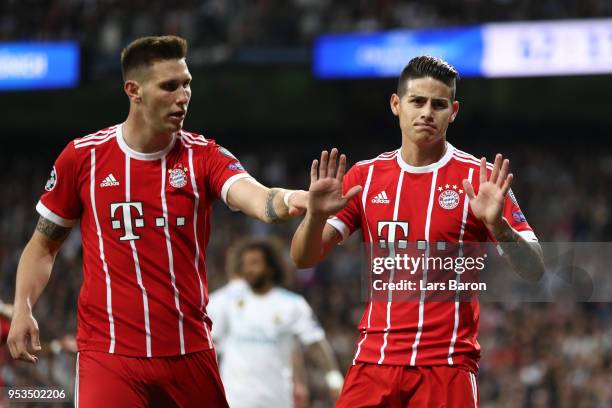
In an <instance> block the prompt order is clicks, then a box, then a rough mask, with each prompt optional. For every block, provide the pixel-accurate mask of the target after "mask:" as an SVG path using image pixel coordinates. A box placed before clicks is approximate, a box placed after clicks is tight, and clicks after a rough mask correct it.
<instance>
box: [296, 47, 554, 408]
mask: <svg viewBox="0 0 612 408" xmlns="http://www.w3.org/2000/svg"><path fill="white" fill-rule="evenodd" d="M457 78H458V72H457V71H456V70H455V68H454V67H452V66H451V65H450V64H448V63H447V62H445V61H443V60H441V59H439V58H435V57H429V56H421V57H416V58H414V59H412V60H411V61H410V62H409V63H408V65H407V66H406V67H405V68H404V70H403V71H402V73H401V75H400V78H399V81H398V87H397V92H396V93H394V94H393V95H392V96H391V99H390V108H391V111H392V113H393V114H394V115H395V116H397V117H398V119H399V125H400V130H401V135H402V144H401V147H400V148H399V149H397V150H394V151H391V152H387V153H382V154H380V155H379V156H377V157H375V158H373V159H370V160H364V161H361V162H358V163H356V164H355V165H354V166H353V167H352V168H351V169H350V170H349V171H348V172H347V173H346V174H344V167H345V159H344V158H343V157H342V156H341V157H340V160H339V165H338V166H337V167H338V168H337V170H336V162H337V160H338V159H337V152H336V151H335V150H332V152H331V154H329V155H328V153H327V152H323V153H322V154H321V160H320V162H318V163H313V166H312V169H311V185H310V196H309V199H308V209H307V212H306V216H305V218H304V221H303V222H302V223H301V224H300V226H299V227H298V229H297V230H296V232H295V235H294V237H293V242H292V248H291V253H292V258H293V260H294V261H295V263H296V264H297V265H298V266H299V267H311V266H313V265H316V264H317V263H319V262H320V261H321V260H322V259H323V258H325V257H326V256H327V254H328V253H329V252H330V251H331V249H332V248H333V247H334V246H335V245H336V244H338V243H340V242H341V241H343V240H344V239H346V238H347V237H348V236H349V235H350V234H352V233H353V232H355V231H356V230H357V229H361V238H362V241H363V242H364V243H366V244H368V245H371V246H372V247H376V248H378V247H380V248H381V249H383V248H390V247H391V246H393V247H399V248H401V247H402V246H404V247H405V246H407V244H408V243H411V244H414V245H415V246H416V248H417V249H424V250H427V248H428V247H429V246H430V245H434V247H437V246H439V245H441V246H442V247H444V246H445V243H451V244H460V245H463V243H469V242H476V243H482V242H487V241H491V242H496V243H497V244H498V245H499V246H500V247H501V248H502V249H503V252H504V256H505V257H506V259H507V260H508V261H509V262H510V263H511V265H512V266H513V267H514V269H515V270H516V272H517V273H519V274H520V275H521V276H523V277H525V278H526V279H530V280H537V279H539V277H540V276H541V275H542V273H543V261H542V251H541V248H540V245H539V244H538V242H537V238H536V236H535V234H534V232H533V230H532V229H531V227H530V226H529V224H528V223H527V220H526V218H525V216H524V214H523V212H522V211H521V209H520V208H519V205H518V202H517V201H516V199H515V197H514V195H513V194H512V191H511V190H510V184H511V183H512V179H513V175H512V174H510V173H509V161H508V160H503V157H502V156H501V155H500V154H498V155H497V156H496V158H495V161H494V163H493V164H487V163H486V160H485V159H484V158H482V159H477V158H475V157H474V156H472V155H470V154H468V153H465V152H463V151H461V150H459V149H457V148H455V147H454V146H453V145H451V144H450V143H449V142H448V141H447V140H446V131H447V129H448V127H449V125H450V123H452V122H453V121H454V120H455V118H456V117H457V114H458V112H459V102H458V101H457V100H456V98H455V88H456V80H457ZM343 194H345V195H344V196H343ZM426 272H427V270H426V268H423V270H422V271H421V273H422V279H423V280H424V281H427V273H426ZM423 294H424V291H421V294H420V298H415V300H413V301H394V297H393V296H394V293H393V290H392V289H391V288H389V289H387V291H385V292H384V294H383V295H384V297H370V299H369V301H368V303H367V305H366V308H365V311H364V314H363V317H362V319H361V321H360V322H359V327H358V328H359V332H360V336H359V340H358V342H357V350H356V352H355V357H354V359H353V365H352V366H351V367H350V368H349V371H348V373H347V374H346V378H345V384H344V388H343V390H342V394H341V396H340V399H339V401H338V403H337V405H336V407H339V408H359V407H381V408H382V407H387V408H388V407H391V408H395V407H449V408H452V407H457V408H459V407H462V408H463V407H477V406H478V405H479V398H478V388H477V382H476V373H477V370H478V360H479V357H480V345H479V344H478V341H477V334H478V319H479V313H480V309H479V304H478V302H477V301H466V302H460V301H446V302H429V301H426V300H425V298H424V296H423ZM453 299H454V298H453Z"/></svg>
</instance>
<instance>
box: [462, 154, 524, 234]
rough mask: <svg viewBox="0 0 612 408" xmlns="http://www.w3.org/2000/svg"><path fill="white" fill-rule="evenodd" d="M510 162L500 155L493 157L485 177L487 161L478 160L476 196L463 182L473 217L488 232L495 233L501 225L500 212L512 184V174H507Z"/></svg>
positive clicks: (483, 159) (472, 188)
mask: <svg viewBox="0 0 612 408" xmlns="http://www.w3.org/2000/svg"><path fill="white" fill-rule="evenodd" d="M509 167H510V160H508V159H505V160H504V159H503V156H502V155H501V154H499V153H498V154H497V155H496V156H495V162H494V163H493V171H491V176H490V177H487V160H486V159H485V158H484V157H483V158H482V159H480V187H479V189H478V194H475V193H474V187H472V183H470V182H469V181H468V180H463V189H464V190H465V193H466V194H467V196H468V198H469V200H470V208H471V209H472V212H473V213H474V216H476V218H478V219H479V220H481V221H482V222H483V223H484V224H485V226H486V227H487V228H488V229H489V231H491V232H493V233H495V231H496V230H498V229H499V228H501V226H502V225H503V222H504V221H503V218H502V212H503V209H504V200H505V199H506V195H507V194H508V190H510V184H512V178H513V176H512V173H508V168H509Z"/></svg>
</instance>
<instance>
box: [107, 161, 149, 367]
mask: <svg viewBox="0 0 612 408" xmlns="http://www.w3.org/2000/svg"><path fill="white" fill-rule="evenodd" d="M111 176H112V174H111ZM113 178H114V177H113ZM130 181H131V174H130V156H128V155H127V154H126V155H125V201H126V202H130V198H131V194H130ZM130 246H131V247H132V257H133V258H134V268H135V270H136V281H137V282H138V286H139V287H140V291H141V292H142V305H143V309H144V323H145V335H146V345H147V357H151V356H152V354H151V325H150V324H149V297H148V296H147V289H146V288H145V287H144V285H143V283H142V273H141V271H140V261H139V260H138V252H137V251H136V241H135V240H133V239H131V240H130Z"/></svg>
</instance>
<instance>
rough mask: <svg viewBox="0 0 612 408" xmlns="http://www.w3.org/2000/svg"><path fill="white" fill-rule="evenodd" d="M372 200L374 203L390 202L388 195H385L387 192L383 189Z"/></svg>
mask: <svg viewBox="0 0 612 408" xmlns="http://www.w3.org/2000/svg"><path fill="white" fill-rule="evenodd" d="M372 202H373V203H374V204H389V203H390V201H389V197H387V193H386V192H385V191H384V190H383V191H382V192H380V193H378V194H377V195H376V197H374V198H373V199H372Z"/></svg>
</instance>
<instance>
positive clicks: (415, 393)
mask: <svg viewBox="0 0 612 408" xmlns="http://www.w3.org/2000/svg"><path fill="white" fill-rule="evenodd" d="M479 406H480V400H479V398H478V388H477V386H476V376H475V375H474V373H471V372H469V371H467V370H464V369H461V368H455V367H447V366H439V367H438V366H435V367H408V366H393V365H378V364H364V363H357V364H356V365H354V366H351V367H350V368H349V370H348V372H347V374H346V378H345V381H344V388H342V394H341V395H340V398H339V399H338V402H337V403H336V408H366V407H368V408H374V407H385V408H405V407H410V408H413V407H417V408H418V407H427V408H455V407H456V408H466V407H469V408H472V407H476V408H478V407H479Z"/></svg>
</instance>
